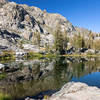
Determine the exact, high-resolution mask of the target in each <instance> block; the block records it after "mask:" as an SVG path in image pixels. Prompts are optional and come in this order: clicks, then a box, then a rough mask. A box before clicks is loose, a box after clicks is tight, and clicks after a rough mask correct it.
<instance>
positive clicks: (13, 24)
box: [0, 0, 75, 47]
mask: <svg viewBox="0 0 100 100" xmlns="http://www.w3.org/2000/svg"><path fill="white" fill-rule="evenodd" d="M58 26H60V27H61V30H62V31H67V33H68V34H69V35H71V34H73V33H74V32H75V28H74V27H73V25H72V24H71V23H70V22H69V21H68V20H67V19H66V18H65V17H63V16H61V15H59V14H52V13H47V12H46V11H42V10H41V9H39V8H37V7H29V6H27V5H21V4H16V3H14V2H8V1H7V0H0V29H3V30H6V31H8V32H9V33H15V34H18V35H19V36H20V37H21V39H26V40H27V41H30V42H32V43H33V44H35V45H40V46H42V47H44V46H45V44H48V45H50V46H51V45H53V43H54V32H55V30H57V27H58ZM66 35H67V34H66ZM39 38H40V44H38V43H37V41H38V39H39ZM5 40H6V39H5Z"/></svg>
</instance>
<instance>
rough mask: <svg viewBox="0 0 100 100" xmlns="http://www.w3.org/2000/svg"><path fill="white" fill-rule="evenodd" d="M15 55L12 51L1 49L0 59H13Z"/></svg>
mask: <svg viewBox="0 0 100 100" xmlns="http://www.w3.org/2000/svg"><path fill="white" fill-rule="evenodd" d="M14 59H15V55H14V52H13V51H3V53H2V54H1V55H0V60H14Z"/></svg>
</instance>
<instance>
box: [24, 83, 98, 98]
mask: <svg viewBox="0 0 100 100" xmlns="http://www.w3.org/2000/svg"><path fill="white" fill-rule="evenodd" d="M25 100H35V99H32V98H26V99H25ZM43 100H100V89H99V88H97V87H91V86H88V85H86V84H85V83H80V82H76V83H75V82H69V83H67V84H65V85H64V86H63V87H62V88H61V90H60V91H58V92H57V93H55V94H53V95H52V96H51V97H47V99H43Z"/></svg>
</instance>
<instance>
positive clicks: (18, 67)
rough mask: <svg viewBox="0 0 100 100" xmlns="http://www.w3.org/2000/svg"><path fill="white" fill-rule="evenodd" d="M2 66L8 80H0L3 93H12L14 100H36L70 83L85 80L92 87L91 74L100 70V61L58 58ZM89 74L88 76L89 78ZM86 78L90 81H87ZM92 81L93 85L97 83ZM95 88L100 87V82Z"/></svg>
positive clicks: (95, 59)
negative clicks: (32, 97)
mask: <svg viewBox="0 0 100 100" xmlns="http://www.w3.org/2000/svg"><path fill="white" fill-rule="evenodd" d="M3 64H4V65H5V68H4V69H3V70H1V74H2V73H5V75H6V77H4V78H3V79H1V80H0V91H1V92H3V93H9V94H10V95H11V96H12V97H13V100H17V99H21V98H25V97H27V96H35V98H36V96H37V94H39V93H44V94H45V91H49V90H50V91H53V92H54V91H56V90H58V89H60V88H61V87H62V86H63V85H64V84H65V83H67V82H69V81H82V82H87V83H88V84H89V83H91V82H89V81H90V78H89V77H91V74H90V73H93V72H95V73H97V72H99V71H100V59H99V58H86V59H85V58H65V57H60V58H56V59H48V58H46V59H41V60H39V59H35V60H32V61H17V62H9V63H7V62H6V63H5V62H3ZM88 75H89V77H87V76H88ZM93 75H94V74H92V77H93ZM96 75H97V76H98V75H100V74H96ZM84 77H85V79H86V80H87V81H86V80H85V81H84ZM92 77H91V79H92ZM97 78H99V77H97ZM95 80H96V79H95ZM97 81H98V79H97ZM93 82H94V81H92V83H91V84H90V85H92V84H94V83H93ZM96 86H98V87H100V84H99V82H98V84H96ZM48 93H49V92H48ZM44 94H43V95H44ZM50 94H52V93H50ZM37 98H38V97H37Z"/></svg>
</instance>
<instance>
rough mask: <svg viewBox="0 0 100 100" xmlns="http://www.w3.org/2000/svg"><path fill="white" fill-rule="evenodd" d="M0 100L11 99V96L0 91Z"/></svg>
mask: <svg viewBox="0 0 100 100" xmlns="http://www.w3.org/2000/svg"><path fill="white" fill-rule="evenodd" d="M0 100H12V98H11V96H10V95H8V94H2V93H0Z"/></svg>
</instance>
